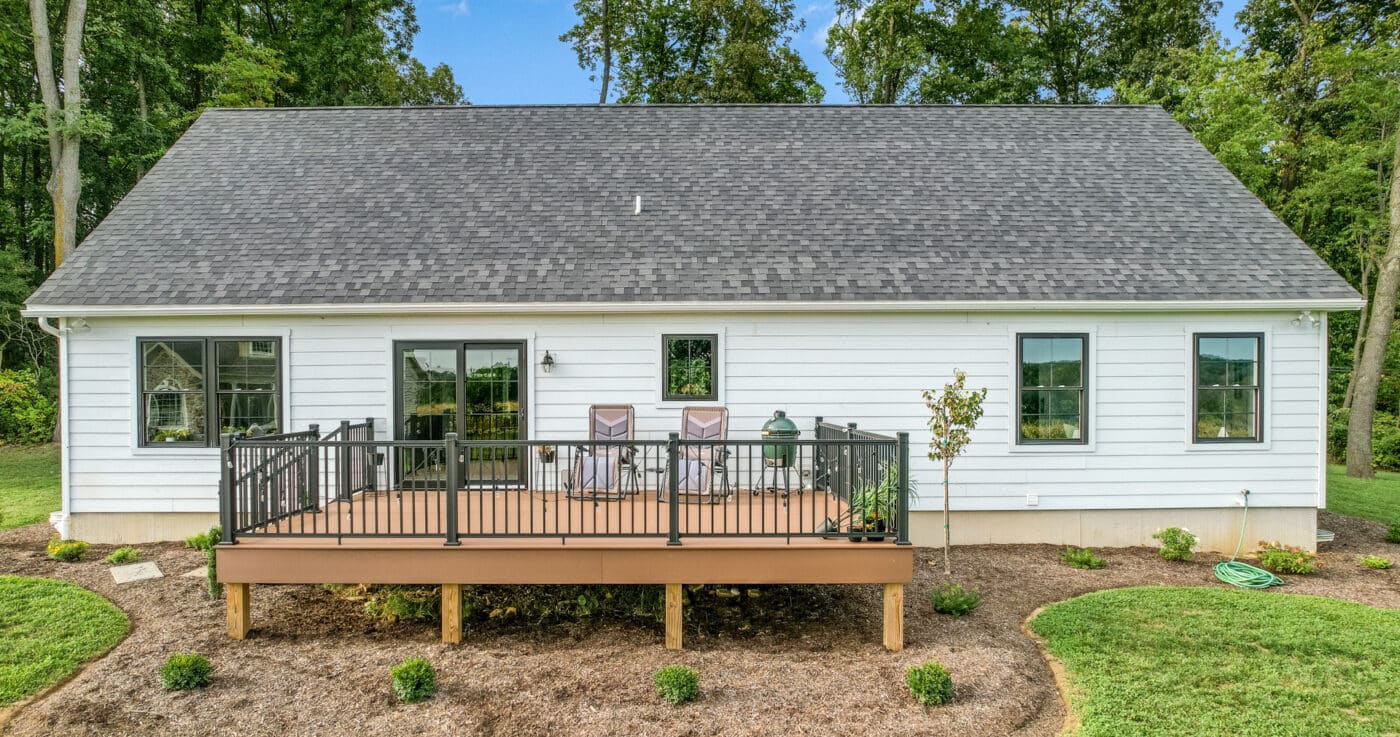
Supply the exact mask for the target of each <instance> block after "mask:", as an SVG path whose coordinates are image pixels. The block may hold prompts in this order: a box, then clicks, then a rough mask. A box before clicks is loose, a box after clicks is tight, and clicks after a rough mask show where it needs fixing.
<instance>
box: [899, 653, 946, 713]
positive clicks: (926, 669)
mask: <svg viewBox="0 0 1400 737" xmlns="http://www.w3.org/2000/svg"><path fill="white" fill-rule="evenodd" d="M904 683H905V685H907V686H909V692H910V693H912V694H914V698H915V699H918V701H919V703H920V704H923V705H924V706H936V705H938V704H946V703H948V702H949V701H951V700H952V699H953V677H952V676H950V675H948V669H947V668H944V667H943V664H942V663H940V662H938V661H937V660H930V661H928V662H927V663H924V664H923V665H911V666H909V670H907V671H905V672H904Z"/></svg>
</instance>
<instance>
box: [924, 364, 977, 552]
mask: <svg viewBox="0 0 1400 737" xmlns="http://www.w3.org/2000/svg"><path fill="white" fill-rule="evenodd" d="M966 387H967V374H966V373H965V372H963V371H959V370H957V369H953V380H952V381H950V382H948V383H947V384H944V385H943V390H942V391H934V390H932V389H929V390H925V391H924V393H923V397H924V404H925V406H927V407H928V410H929V413H930V417H929V421H928V427H929V430H931V431H933V438H932V439H931V440H929V445H928V447H929V451H928V458H929V460H931V461H937V462H939V463H942V464H943V573H944V574H945V575H950V576H951V575H952V573H953V564H952V558H951V554H950V553H949V549H950V548H951V547H952V544H953V535H952V528H951V527H950V526H949V519H948V518H949V504H948V502H949V489H948V480H949V473H950V472H951V471H952V468H953V459H955V458H957V457H958V456H959V455H962V452H963V451H965V450H967V446H968V444H969V443H971V442H972V431H973V430H974V429H975V428H976V427H977V421H978V420H980V419H982V402H983V401H984V400H985V399H986V398H987V389H986V388H985V387H984V388H982V389H980V390H977V391H970V390H968V389H967V388H966Z"/></svg>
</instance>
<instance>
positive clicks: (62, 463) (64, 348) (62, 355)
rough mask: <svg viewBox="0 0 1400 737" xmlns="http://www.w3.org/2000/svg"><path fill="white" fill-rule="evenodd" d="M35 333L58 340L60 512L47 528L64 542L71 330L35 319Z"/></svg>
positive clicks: (69, 495)
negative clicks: (39, 332) (49, 527)
mask: <svg viewBox="0 0 1400 737" xmlns="http://www.w3.org/2000/svg"><path fill="white" fill-rule="evenodd" d="M38 322H39V329H40V330H43V331H44V332H46V333H48V334H49V335H52V336H54V337H55V338H57V339H58V375H59V383H58V414H59V424H60V427H59V431H58V434H59V437H58V453H59V489H60V492H59V493H60V495H61V496H62V499H63V508H62V509H60V510H59V511H57V512H53V513H52V514H50V515H49V524H50V525H51V526H52V527H53V528H54V530H55V531H57V532H58V536H59V537H61V538H63V539H64V540H67V539H68V529H69V526H68V515H69V510H71V509H72V508H73V487H72V485H71V484H70V483H69V477H68V467H69V466H68V460H69V442H68V425H69V417H71V416H72V415H71V413H70V412H69V411H68V340H67V336H68V333H70V332H72V328H70V327H68V324H67V319H66V318H59V326H58V327H54V326H53V325H52V324H51V323H50V322H49V318H47V317H40V318H39V319H38Z"/></svg>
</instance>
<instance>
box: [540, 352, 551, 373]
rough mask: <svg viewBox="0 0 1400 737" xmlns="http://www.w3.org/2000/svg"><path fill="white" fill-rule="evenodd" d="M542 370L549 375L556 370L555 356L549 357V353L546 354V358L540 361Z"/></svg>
mask: <svg viewBox="0 0 1400 737" xmlns="http://www.w3.org/2000/svg"><path fill="white" fill-rule="evenodd" d="M540 368H542V369H544V372H545V373H546V374H547V373H549V372H551V371H553V370H554V356H551V355H549V351H545V352H544V358H541V359H540Z"/></svg>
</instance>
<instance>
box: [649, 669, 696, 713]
mask: <svg viewBox="0 0 1400 737" xmlns="http://www.w3.org/2000/svg"><path fill="white" fill-rule="evenodd" d="M651 682H652V684H654V685H655V686H656V695H657V696H660V697H661V698H663V699H666V700H667V701H669V702H671V703H672V704H682V703H685V702H687V701H690V700H692V699H694V698H695V697H696V696H698V695H699V694H700V677H699V676H698V675H696V674H695V671H694V670H692V669H691V668H688V667H686V666H684V665H668V666H666V667H664V668H661V669H659V670H657V671H656V675H654V676H652V677H651Z"/></svg>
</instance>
